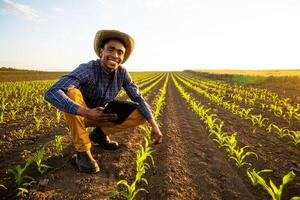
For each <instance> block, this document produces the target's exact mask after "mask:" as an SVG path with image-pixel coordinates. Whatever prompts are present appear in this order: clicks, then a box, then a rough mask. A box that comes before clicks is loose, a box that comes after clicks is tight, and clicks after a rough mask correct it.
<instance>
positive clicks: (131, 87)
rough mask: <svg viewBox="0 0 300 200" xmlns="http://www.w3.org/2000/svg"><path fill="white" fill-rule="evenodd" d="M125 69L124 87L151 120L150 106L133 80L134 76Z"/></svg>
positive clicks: (140, 109)
mask: <svg viewBox="0 0 300 200" xmlns="http://www.w3.org/2000/svg"><path fill="white" fill-rule="evenodd" d="M124 70H125V78H124V83H123V88H124V89H125V91H126V93H127V95H128V96H129V98H130V99H131V100H132V101H134V102H137V103H139V107H138V109H139V111H140V112H141V114H142V115H143V116H144V117H145V119H146V120H148V121H149V120H151V119H153V115H152V112H151V110H150V106H149V105H148V104H147V102H146V101H145V99H144V98H143V96H142V94H141V93H140V91H139V89H138V87H137V86H136V84H135V83H134V82H133V81H132V78H131V76H130V74H129V73H128V71H127V70H126V69H124Z"/></svg>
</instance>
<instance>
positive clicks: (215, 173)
mask: <svg viewBox="0 0 300 200" xmlns="http://www.w3.org/2000/svg"><path fill="white" fill-rule="evenodd" d="M163 81H164V79H163V80H162V81H161V82H160V84H159V85H158V86H156V87H155V88H154V89H152V90H151V93H150V94H149V98H148V100H147V101H148V102H149V103H151V102H153V100H154V97H155V95H156V94H157V93H158V90H159V88H161V87H162V84H163ZM185 89H186V91H188V92H189V93H191V94H192V96H193V97H194V98H196V99H197V100H199V101H200V102H202V103H203V104H204V105H206V106H207V107H211V109H212V112H214V113H216V114H217V115H218V117H219V118H220V119H221V120H223V121H224V130H225V131H228V132H238V136H237V139H238V142H239V144H240V145H251V146H253V147H252V148H251V150H252V151H254V152H255V153H257V154H258V158H259V159H255V158H254V157H253V158H251V157H250V159H249V160H248V161H250V162H251V163H253V167H255V168H256V169H258V170H261V169H266V168H269V169H272V170H273V171H274V172H273V173H271V175H270V176H269V177H270V178H271V179H272V180H273V181H274V182H275V184H276V185H277V186H278V185H280V184H281V178H282V177H283V176H284V175H285V174H286V173H287V172H288V171H289V170H293V171H294V172H295V173H296V178H295V179H294V180H293V182H292V183H291V184H288V185H287V186H286V187H285V188H284V192H283V193H284V195H283V198H282V199H283V200H285V199H289V198H291V197H292V196H295V195H298V196H299V195H300V190H299V188H300V160H299V158H300V149H299V147H297V146H294V145H292V144H289V143H287V142H286V141H285V140H282V139H279V138H277V137H276V136H274V135H267V136H266V134H267V133H266V131H265V130H264V129H259V128H257V129H256V133H255V134H253V133H252V130H253V126H252V125H251V124H250V122H249V121H244V120H241V119H240V118H239V117H238V116H235V115H233V114H232V113H230V112H229V111H227V110H225V109H224V108H222V107H220V106H218V105H216V104H214V103H213V102H210V101H209V100H208V99H206V98H205V97H203V96H201V95H199V94H197V93H196V92H194V91H192V90H189V89H187V88H185ZM165 101H166V107H165V108H164V110H163V114H162V117H161V119H160V122H161V124H162V126H161V130H162V133H163V134H164V138H163V143H162V144H159V145H157V146H154V148H155V152H154V154H153V157H154V160H155V165H154V166H152V167H151V168H150V169H149V170H148V171H147V173H146V176H145V177H146V179H147V180H148V183H149V185H148V186H146V185H141V186H142V187H144V188H145V189H147V191H148V193H145V192H141V193H139V194H138V196H137V199H151V200H158V199H172V200H173V199H180V200H181V199H203V200H210V199H211V200H252V199H253V200H255V199H257V200H262V199H270V198H269V197H268V195H267V194H266V192H265V191H264V190H263V189H261V188H260V186H257V187H253V186H252V185H251V184H250V182H249V180H248V178H247V177H246V174H245V170H246V167H243V168H242V169H240V168H238V167H236V166H235V164H234V162H233V161H232V160H228V156H227V154H226V152H225V150H224V149H222V148H218V147H217V145H216V143H214V142H213V141H212V140H211V138H209V137H208V131H207V129H206V125H205V124H204V123H203V122H202V121H201V120H200V119H199V118H198V116H197V115H196V114H195V113H194V112H193V111H192V110H191V109H190V107H189V106H188V105H187V103H186V102H185V101H184V100H183V99H182V97H181V96H180V94H179V92H178V91H177V89H176V88H175V85H174V83H173V81H172V80H171V79H169V83H168V88H167V95H166V100H165ZM22 125H23V124H22V120H21V119H19V120H16V121H15V122H14V124H9V125H8V124H2V125H1V126H0V131H1V135H2V136H3V135H9V133H10V130H14V129H16V128H15V127H17V126H22ZM65 132H66V130H65V124H64V123H61V124H60V126H57V127H52V128H50V129H48V128H46V127H44V129H43V130H41V131H40V132H38V133H37V132H34V133H33V134H32V135H31V136H28V137H27V138H26V139H24V140H16V141H15V140H12V139H10V140H9V139H7V138H1V139H0V141H1V142H2V143H1V148H0V150H1V151H0V180H1V181H0V183H1V184H4V185H5V186H6V187H8V189H7V190H6V189H3V188H1V187H0V199H16V197H15V196H16V192H15V189H16V187H15V184H14V182H13V179H12V177H11V175H8V174H6V173H5V170H6V169H8V168H12V167H13V166H15V165H17V164H20V163H24V161H22V158H21V155H20V152H22V151H23V150H24V149H27V150H32V151H34V150H36V149H37V148H38V146H39V145H42V144H44V143H45V142H46V141H49V140H52V139H53V138H54V136H55V135H57V133H60V134H64V133H65ZM143 137H144V134H143V133H142V131H140V130H138V129H133V130H130V131H125V132H122V133H118V134H116V135H113V136H112V137H111V139H113V140H117V141H118V142H119V143H120V144H121V148H120V149H118V150H117V151H106V150H103V149H101V148H99V147H97V146H96V145H94V146H93V147H92V152H93V155H94V157H95V159H96V160H97V161H98V163H99V164H100V168H101V171H100V173H98V174H94V175H88V174H84V173H79V172H78V171H77V170H76V168H75V167H74V165H73V164H72V162H73V159H72V156H73V153H74V148H73V146H72V144H71V141H70V138H69V137H68V136H66V135H64V151H63V154H64V157H63V158H56V157H55V158H51V159H49V160H47V164H48V165H50V166H53V167H54V168H53V169H51V170H49V171H48V172H47V173H45V174H44V175H43V176H41V175H39V174H38V173H37V172H35V171H36V170H33V169H32V170H30V169H29V170H28V171H29V172H30V173H29V175H31V176H33V177H35V179H36V180H37V182H39V183H41V182H42V181H43V180H45V179H46V180H48V181H49V182H48V184H46V185H45V186H41V184H40V185H39V184H35V185H34V186H33V187H32V188H31V189H30V193H29V195H28V196H27V198H28V199H109V196H110V193H111V192H112V191H115V190H116V189H117V188H116V183H117V182H118V181H119V180H121V179H126V180H129V182H130V181H132V180H133V178H134V171H135V152H136V151H137V149H138V144H139V143H141V142H142V141H143ZM119 189H120V188H119Z"/></svg>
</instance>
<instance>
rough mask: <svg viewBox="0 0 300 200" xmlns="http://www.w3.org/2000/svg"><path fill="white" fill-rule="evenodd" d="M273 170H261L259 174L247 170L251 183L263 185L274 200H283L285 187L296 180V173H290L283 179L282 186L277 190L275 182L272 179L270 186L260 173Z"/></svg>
mask: <svg viewBox="0 0 300 200" xmlns="http://www.w3.org/2000/svg"><path fill="white" fill-rule="evenodd" d="M271 171H272V170H268V169H267V170H261V171H259V172H255V169H253V170H252V171H250V170H249V169H248V170H247V175H248V177H249V179H250V180H251V183H252V184H253V185H254V186H256V185H257V184H259V185H261V186H262V187H263V188H264V189H265V190H266V191H267V192H268V194H269V195H270V196H271V197H272V200H281V196H282V190H283V187H284V186H285V185H286V184H288V183H289V182H291V181H292V180H293V179H294V178H295V176H296V175H295V173H294V172H293V171H290V172H289V173H288V174H286V175H285V176H284V177H283V178H282V184H281V185H280V186H279V188H277V186H276V185H275V184H274V183H273V181H272V180H271V179H270V185H268V184H267V183H266V181H265V180H264V179H263V178H262V177H261V176H260V175H259V174H260V173H264V172H271ZM297 199H298V200H299V199H300V197H292V198H291V200H297Z"/></svg>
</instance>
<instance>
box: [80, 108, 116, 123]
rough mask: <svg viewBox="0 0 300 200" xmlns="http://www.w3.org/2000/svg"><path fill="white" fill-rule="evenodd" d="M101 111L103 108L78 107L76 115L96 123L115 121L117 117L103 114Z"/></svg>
mask: <svg viewBox="0 0 300 200" xmlns="http://www.w3.org/2000/svg"><path fill="white" fill-rule="evenodd" d="M103 110H104V107H96V108H84V107H79V108H78V110H77V114H78V115H81V116H83V117H86V118H88V119H91V120H94V121H98V122H111V121H114V120H115V119H117V117H118V116H117V115H116V114H112V113H103Z"/></svg>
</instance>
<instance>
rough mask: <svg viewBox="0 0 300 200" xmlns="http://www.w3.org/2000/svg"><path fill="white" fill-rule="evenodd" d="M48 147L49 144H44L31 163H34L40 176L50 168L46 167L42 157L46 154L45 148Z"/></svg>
mask: <svg viewBox="0 0 300 200" xmlns="http://www.w3.org/2000/svg"><path fill="white" fill-rule="evenodd" d="M48 146H49V143H46V144H44V145H43V146H42V147H41V148H40V149H39V150H38V151H37V152H36V154H35V156H34V158H33V161H34V162H35V163H36V165H37V167H38V171H39V172H40V174H43V173H45V172H46V171H47V169H49V168H52V167H51V166H48V165H46V164H44V163H42V162H43V161H44V156H45V154H46V148H47V147H48Z"/></svg>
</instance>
